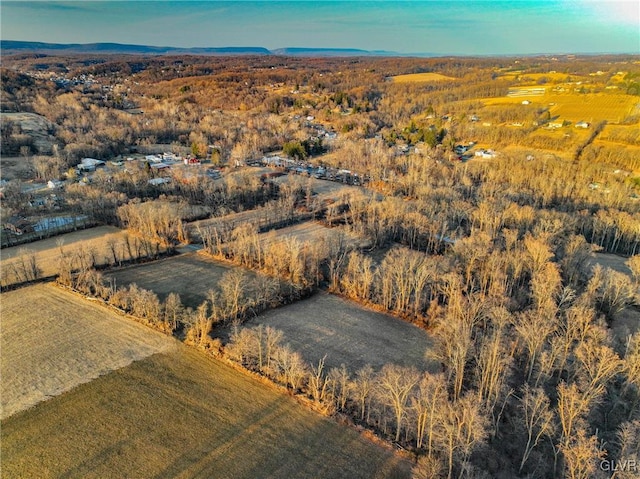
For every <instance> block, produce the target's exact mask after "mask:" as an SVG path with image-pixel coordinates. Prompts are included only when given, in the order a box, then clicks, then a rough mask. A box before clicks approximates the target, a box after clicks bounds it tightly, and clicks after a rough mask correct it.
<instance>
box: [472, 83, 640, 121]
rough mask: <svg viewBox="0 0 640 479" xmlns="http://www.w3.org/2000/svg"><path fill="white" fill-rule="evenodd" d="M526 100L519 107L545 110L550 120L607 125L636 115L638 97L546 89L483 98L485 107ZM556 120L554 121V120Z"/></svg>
mask: <svg viewBox="0 0 640 479" xmlns="http://www.w3.org/2000/svg"><path fill="white" fill-rule="evenodd" d="M524 100H529V101H530V102H531V104H530V105H522V107H523V108H527V109H531V108H535V107H549V112H550V114H551V116H552V117H553V118H555V120H554V121H562V120H567V121H570V122H572V123H576V122H579V121H583V120H584V121H587V122H590V123H597V122H600V121H603V120H606V121H607V122H609V123H620V122H622V121H623V120H624V119H625V118H626V117H627V116H629V115H632V114H637V113H638V112H639V111H640V110H639V108H638V105H639V103H640V102H639V101H638V97H636V96H631V95H625V94H620V93H585V94H580V93H558V92H551V91H550V88H549V87H547V91H546V93H545V94H544V95H529V96H526V95H524V96H512V97H499V98H485V99H483V100H481V101H482V103H483V104H484V105H485V106H494V105H516V104H521V103H522V102H523V101H524ZM556 117H557V118H556Z"/></svg>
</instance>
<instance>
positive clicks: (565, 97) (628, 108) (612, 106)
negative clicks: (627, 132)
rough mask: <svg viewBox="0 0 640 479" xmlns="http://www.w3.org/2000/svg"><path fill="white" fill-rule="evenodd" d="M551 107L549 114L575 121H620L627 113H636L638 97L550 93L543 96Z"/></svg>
mask: <svg viewBox="0 0 640 479" xmlns="http://www.w3.org/2000/svg"><path fill="white" fill-rule="evenodd" d="M545 100H547V101H548V102H549V103H555V105H553V106H552V107H551V110H550V111H551V115H552V116H559V117H560V119H563V120H569V121H571V122H574V123H575V122H577V121H581V120H585V121H588V122H593V123H595V122H598V121H602V120H606V121H607V122H609V123H620V122H621V121H622V120H624V119H625V117H627V116H628V115H631V114H633V113H634V112H635V113H638V112H639V111H640V110H639V109H638V105H639V104H640V101H639V99H638V97H635V96H631V95H622V94H600V93H596V94H584V95H582V94H570V93H569V94H551V95H547V96H545Z"/></svg>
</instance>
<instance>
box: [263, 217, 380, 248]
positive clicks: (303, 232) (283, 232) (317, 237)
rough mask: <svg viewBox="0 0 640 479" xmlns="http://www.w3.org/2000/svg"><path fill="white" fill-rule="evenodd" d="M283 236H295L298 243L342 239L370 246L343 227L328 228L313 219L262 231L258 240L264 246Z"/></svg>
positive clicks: (346, 241) (345, 242) (326, 241)
mask: <svg viewBox="0 0 640 479" xmlns="http://www.w3.org/2000/svg"><path fill="white" fill-rule="evenodd" d="M285 238H295V239H297V240H298V241H299V242H300V243H312V244H314V243H317V242H325V243H327V244H328V243H330V242H338V241H342V242H343V243H344V244H347V245H350V246H356V247H360V248H364V247H369V246H371V241H370V240H368V239H367V238H360V237H358V236H356V235H355V234H352V233H349V232H347V231H346V230H345V228H344V227H341V226H337V227H335V228H328V227H326V226H323V225H321V224H320V223H316V222H314V221H306V222H304V223H299V224H297V225H293V226H288V227H286V228H281V229H279V230H272V231H270V232H268V233H263V234H261V235H260V242H261V243H262V245H263V246H266V245H268V244H270V243H272V242H273V241H275V240H280V241H281V240H283V239H285Z"/></svg>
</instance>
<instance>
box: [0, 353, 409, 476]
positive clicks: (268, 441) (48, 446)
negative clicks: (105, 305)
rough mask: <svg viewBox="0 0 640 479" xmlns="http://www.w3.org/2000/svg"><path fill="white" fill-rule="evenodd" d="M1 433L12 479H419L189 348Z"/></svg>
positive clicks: (111, 377) (6, 424)
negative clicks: (167, 478)
mask: <svg viewBox="0 0 640 479" xmlns="http://www.w3.org/2000/svg"><path fill="white" fill-rule="evenodd" d="M1 426H2V433H1V434H2V457H1V459H2V477H3V478H5V479H11V478H39V479H44V478H53V477H56V478H72V477H82V478H100V479H106V478H117V479H121V478H161V477H162V478H164V477H181V478H234V479H243V478H246V479H256V478H299V479H304V478H309V479H311V478H323V479H327V478H353V479H355V478H363V479H365V478H366V479H371V478H407V477H409V476H410V464H409V463H408V462H407V461H405V460H403V459H400V458H399V457H397V456H396V455H394V453H393V452H392V451H390V450H387V449H383V448H382V447H380V446H378V445H375V444H374V443H372V442H370V441H368V440H366V439H365V438H363V437H361V436H360V435H359V434H358V433H357V432H356V431H354V430H352V429H350V428H347V427H344V426H341V425H338V424H336V423H335V422H333V421H332V420H330V419H327V418H323V417H321V416H319V415H318V414H316V413H314V412H312V411H309V410H308V409H306V407H305V406H302V405H300V404H298V403H297V402H296V401H295V400H294V399H292V398H291V397H289V396H287V395H286V394H284V393H282V392H280V391H276V390H274V389H272V388H271V387H269V386H266V385H263V384H261V383H259V382H256V381H255V380H254V379H252V378H250V377H248V376H245V375H244V374H242V373H240V372H238V371H235V370H233V369H232V368H230V367H229V366H227V365H225V364H223V363H221V362H219V361H216V360H212V359H209V358H206V357H205V356H203V355H202V354H201V353H199V352H197V351H193V350H190V349H188V348H186V347H184V346H180V347H179V348H178V349H177V350H176V351H175V352H171V353H163V354H156V355H154V356H151V357H149V358H147V359H145V360H142V361H138V362H135V363H133V364H131V365H130V366H128V367H126V368H123V369H119V370H117V371H114V372H111V373H109V374H107V375H105V376H102V377H100V378H98V379H95V380H93V381H91V382H90V383H86V384H83V385H80V386H78V387H77V388H75V389H73V390H71V391H70V392H68V393H66V394H63V395H61V396H58V397H56V398H53V399H51V400H49V401H46V402H43V403H40V404H38V405H37V406H35V407H34V408H32V409H29V410H27V411H24V412H22V413H18V414H16V415H14V416H11V417H10V418H8V419H6V420H5V421H3V422H2V424H1Z"/></svg>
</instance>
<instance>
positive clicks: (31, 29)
mask: <svg viewBox="0 0 640 479" xmlns="http://www.w3.org/2000/svg"><path fill="white" fill-rule="evenodd" d="M0 27H1V29H0V38H1V39H3V40H23V41H39V42H50V43H95V42H115V43H129V44H137V45H153V46H174V47H227V46H234V47H239V46H257V47H266V48H269V49H275V48H282V47H306V48H359V49H365V50H385V51H392V52H398V53H402V54H410V53H422V54H436V55H507V54H536V53H551V54H553V53H640V1H638V0H511V1H503V0H448V1H440V0H413V1H411V0H410V1H375V0H373V1H371V0H368V1H367V0H361V1H339V0H307V1H302V0H301V1H284V2H283V1H272V0H263V1H190V0H181V1H163V0H155V1H153V0H152V1H136V0H129V1H66V2H58V1H26V0H22V1H8V0H1V1H0Z"/></svg>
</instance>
